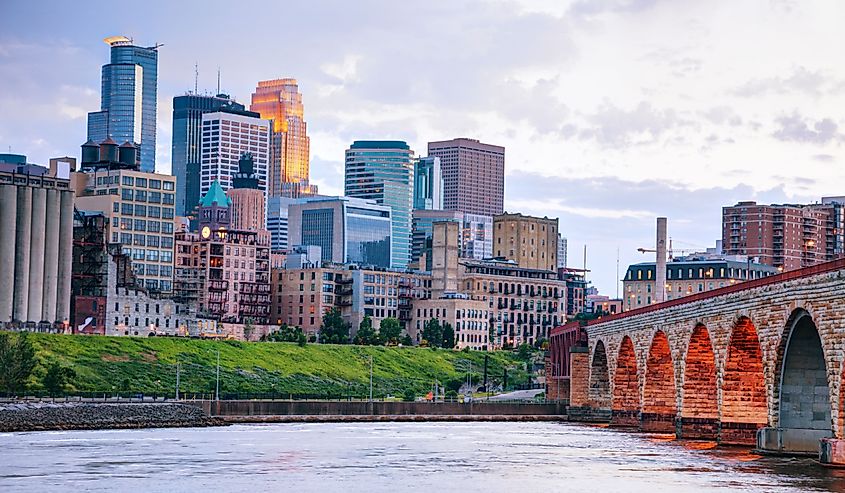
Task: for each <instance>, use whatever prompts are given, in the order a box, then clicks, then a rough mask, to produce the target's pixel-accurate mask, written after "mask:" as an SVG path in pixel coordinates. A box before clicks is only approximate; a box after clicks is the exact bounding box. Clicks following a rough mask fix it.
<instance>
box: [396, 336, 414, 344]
mask: <svg viewBox="0 0 845 493" xmlns="http://www.w3.org/2000/svg"><path fill="white" fill-rule="evenodd" d="M399 343H400V344H402V345H403V346H413V345H414V340H413V339H411V336H409V335H408V334H405V335H404V336H402V340H401V341H399Z"/></svg>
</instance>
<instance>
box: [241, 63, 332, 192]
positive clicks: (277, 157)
mask: <svg viewBox="0 0 845 493" xmlns="http://www.w3.org/2000/svg"><path fill="white" fill-rule="evenodd" d="M249 109H250V110H251V111H255V112H258V113H259V114H261V118H264V119H269V120H272V121H273V128H272V134H271V139H270V140H271V147H270V165H269V167H268V170H267V179H268V186H267V192H268V194H269V195H270V196H271V197H278V196H282V197H300V196H309V195H314V194H316V193H317V187H316V186H313V185H309V183H308V172H309V160H310V145H311V140H310V139H309V138H308V134H307V128H306V127H307V125H306V123H305V120H304V119H303V113H304V108H303V105H302V94H300V93H299V86H298V85H297V83H296V79H275V80H263V81H259V82H258V87H256V89H255V92H254V93H253V94H252V104H250V106H249Z"/></svg>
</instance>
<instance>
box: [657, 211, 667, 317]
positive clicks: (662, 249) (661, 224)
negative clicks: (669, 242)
mask: <svg viewBox="0 0 845 493" xmlns="http://www.w3.org/2000/svg"><path fill="white" fill-rule="evenodd" d="M656 250H657V263H656V264H655V265H656V268H655V279H654V288H655V289H654V301H655V302H657V303H662V302H664V301H666V218H665V217H658V218H657V248H656Z"/></svg>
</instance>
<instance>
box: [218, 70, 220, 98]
mask: <svg viewBox="0 0 845 493" xmlns="http://www.w3.org/2000/svg"><path fill="white" fill-rule="evenodd" d="M217 94H220V67H217Z"/></svg>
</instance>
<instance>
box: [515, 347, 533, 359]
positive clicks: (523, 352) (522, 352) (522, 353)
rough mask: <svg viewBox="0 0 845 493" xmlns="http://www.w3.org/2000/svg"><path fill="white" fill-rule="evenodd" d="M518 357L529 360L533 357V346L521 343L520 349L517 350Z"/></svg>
mask: <svg viewBox="0 0 845 493" xmlns="http://www.w3.org/2000/svg"><path fill="white" fill-rule="evenodd" d="M516 357H517V358H519V359H521V360H523V361H528V359H529V358H531V346H529V345H528V344H526V343H522V344H520V345H519V349H517V351H516Z"/></svg>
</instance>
